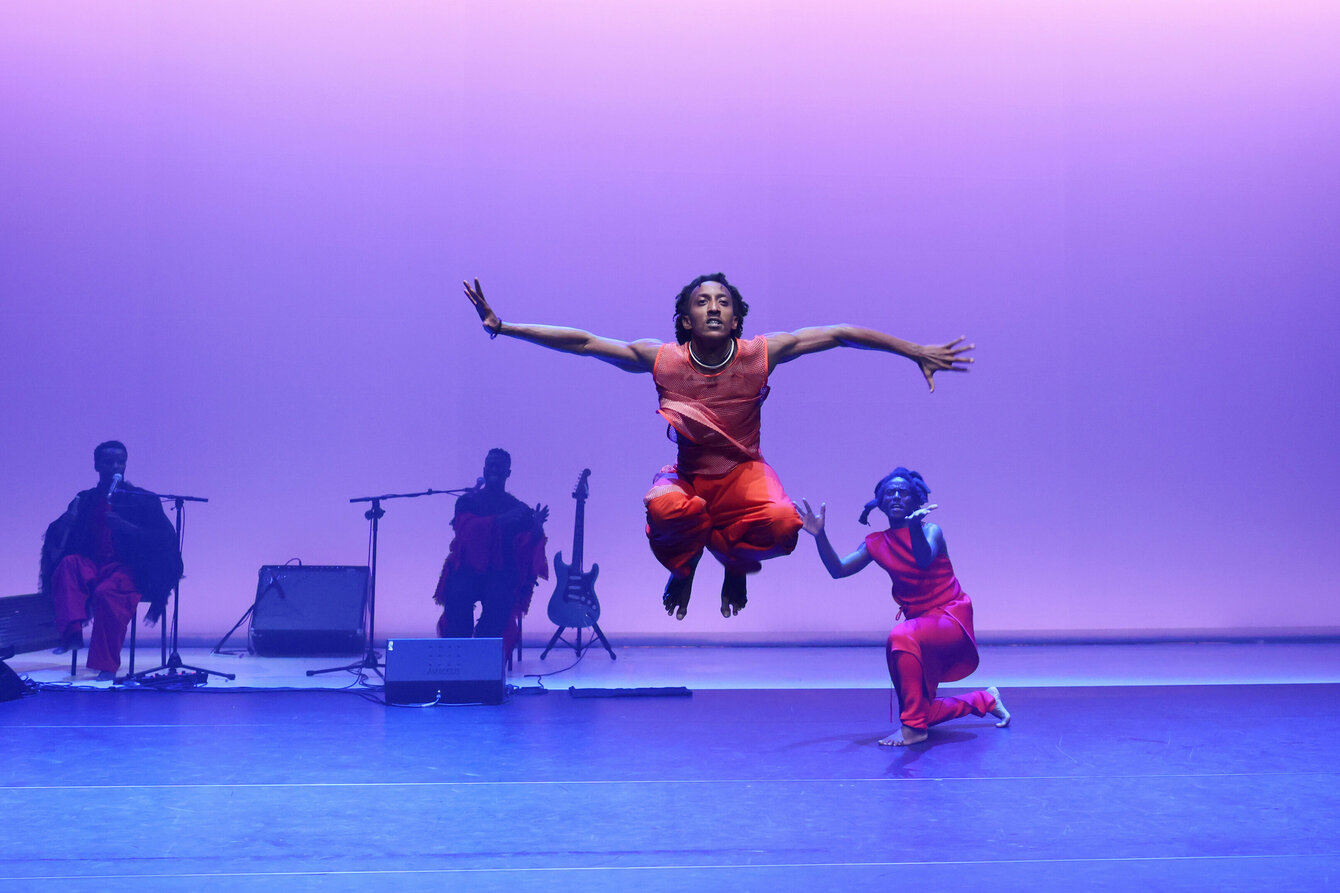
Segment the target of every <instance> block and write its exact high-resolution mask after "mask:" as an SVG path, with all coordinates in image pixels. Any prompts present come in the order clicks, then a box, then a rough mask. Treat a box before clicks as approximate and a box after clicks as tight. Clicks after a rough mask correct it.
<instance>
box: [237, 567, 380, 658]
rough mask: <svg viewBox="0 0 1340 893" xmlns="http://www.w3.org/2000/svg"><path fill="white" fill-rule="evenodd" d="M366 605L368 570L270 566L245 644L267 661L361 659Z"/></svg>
mask: <svg viewBox="0 0 1340 893" xmlns="http://www.w3.org/2000/svg"><path fill="white" fill-rule="evenodd" d="M367 599H368V569H367V568H366V567H358V566H352V567H351V566H344V565H335V566H322V565H290V564H279V565H276V564H267V565H265V566H264V567H262V568H261V570H260V575H259V577H258V579H257V581H256V602H255V606H254V607H255V609H254V610H253V611H252V612H251V628H250V629H249V630H248V633H247V640H248V642H249V644H250V646H251V650H252V651H254V652H255V653H256V654H260V655H264V656H266V657H295V656H299V655H309V654H360V653H362V651H363V650H364V648H365V646H366V644H367V643H366V638H365V634H364V626H363V620H364V616H365V611H366V608H367Z"/></svg>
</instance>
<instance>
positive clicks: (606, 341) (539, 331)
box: [464, 279, 662, 372]
mask: <svg viewBox="0 0 1340 893" xmlns="http://www.w3.org/2000/svg"><path fill="white" fill-rule="evenodd" d="M464 285H465V296H466V297H467V298H469V299H470V303H471V304H473V305H474V308H475V312H477V313H478V314H479V321H480V322H481V323H483V324H484V330H485V331H487V332H488V333H489V334H490V335H507V336H508V337H510V338H520V339H521V340H522V341H530V342H531V343H533V344H538V345H540V346H541V347H547V348H549V349H550V350H557V351H560V352H562V353H571V354H577V355H578V356H583V357H595V358H596V359H597V360H603V361H604V362H606V363H609V364H610V365H611V366H614V367H616V368H619V369H622V370H623V371H625V372H650V371H651V369H652V366H653V365H655V363H656V352H657V351H658V350H660V348H661V343H662V342H660V341H655V340H653V339H650V338H647V339H643V340H641V341H617V340H615V339H613V338H603V337H601V336H600V335H593V334H591V333H590V332H587V331H584V330H583V329H572V328H567V327H564V326H543V325H534V324H528V323H520V324H518V323H505V322H503V321H502V320H501V319H499V318H498V314H496V313H494V312H493V308H492V307H490V306H489V303H488V301H486V300H485V299H484V289H483V288H482V287H481V286H480V284H479V280H478V279H476V280H475V281H474V284H473V285H471V284H470V283H469V282H466V283H464Z"/></svg>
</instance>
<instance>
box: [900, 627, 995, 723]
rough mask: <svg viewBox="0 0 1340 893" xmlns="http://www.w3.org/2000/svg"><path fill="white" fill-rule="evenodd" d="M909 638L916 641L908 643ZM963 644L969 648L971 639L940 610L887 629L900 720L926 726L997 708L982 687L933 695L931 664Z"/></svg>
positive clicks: (934, 680)
mask: <svg viewBox="0 0 1340 893" xmlns="http://www.w3.org/2000/svg"><path fill="white" fill-rule="evenodd" d="M909 638H910V639H914V640H915V641H914V642H908V641H907V640H908V639H909ZM964 648H973V644H972V640H971V639H969V638H968V634H967V633H965V632H964V631H963V627H961V626H959V625H958V624H957V623H955V622H954V621H953V620H951V619H950V618H949V617H947V616H946V615H944V614H943V613H931V614H926V615H923V616H921V617H917V618H914V619H909V620H904V621H903V622H902V623H900V624H898V625H897V626H895V627H894V628H893V631H892V632H890V633H889V642H888V646H887V651H886V653H885V656H886V658H887V659H888V664H889V678H890V679H892V680H893V687H894V690H895V691H896V692H897V693H898V713H899V718H900V719H901V720H902V723H903V725H905V726H908V727H909V728H913V729H925V728H929V727H930V726H934V725H938V724H940V723H942V722H946V721H947V720H951V719H958V718H959V717H960V716H967V715H968V714H972V715H973V716H983V715H985V714H986V713H989V712H990V711H991V710H992V709H993V708H995V706H996V699H995V698H993V697H992V696H991V694H990V692H986V691H973V692H968V693H967V694H962V695H951V696H950V697H947V698H937V697H936V696H935V693H936V689H937V688H938V687H939V679H938V678H937V676H938V673H937V672H936V671H935V669H934V668H935V667H937V666H939V665H940V664H941V663H942V662H943V661H942V660H941V658H942V657H943V656H945V655H950V656H952V655H955V654H956V653H957V652H959V651H961V650H962V649H964ZM974 650H975V649H974ZM927 664H930V666H929V667H928V666H927Z"/></svg>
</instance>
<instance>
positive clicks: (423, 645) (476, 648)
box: [386, 639, 507, 704]
mask: <svg viewBox="0 0 1340 893" xmlns="http://www.w3.org/2000/svg"><path fill="white" fill-rule="evenodd" d="M505 673H506V671H505V670H504V668H503V640H502V639H391V640H389V641H388V642H387V643H386V701H387V703H389V704H432V703H434V702H437V703H442V704H501V703H502V701H503V695H504V694H505V692H506V690H507V682H506V676H505Z"/></svg>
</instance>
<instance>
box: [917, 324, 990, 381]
mask: <svg viewBox="0 0 1340 893" xmlns="http://www.w3.org/2000/svg"><path fill="white" fill-rule="evenodd" d="M965 339H966V336H964V335H960V336H959V337H957V338H955V339H954V340H953V341H950V342H949V343H948V344H927V345H925V346H924V347H922V351H923V352H922V354H921V355H920V356H918V357H917V366H919V367H920V368H921V374H922V375H923V376H925V378H926V384H927V386H928V387H930V389H931V391H932V392H933V391H934V390H935V379H934V378H932V376H934V375H935V373H937V372H967V371H968V366H969V364H971V363H972V362H973V358H972V357H965V356H963V354H965V353H967V352H968V351H970V350H972V349H973V348H975V347H976V346H977V345H975V344H964V343H963V342H964V340H965Z"/></svg>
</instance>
